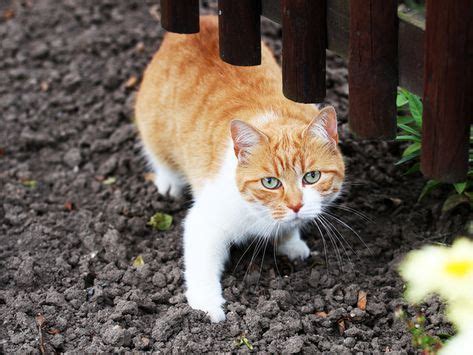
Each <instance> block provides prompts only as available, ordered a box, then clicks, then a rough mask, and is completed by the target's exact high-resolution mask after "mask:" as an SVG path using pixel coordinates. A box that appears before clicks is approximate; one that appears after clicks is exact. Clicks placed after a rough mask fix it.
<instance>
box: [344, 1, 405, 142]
mask: <svg viewBox="0 0 473 355" xmlns="http://www.w3.org/2000/svg"><path fill="white" fill-rule="evenodd" d="M397 34H398V19H397V0H384V1H379V0H350V47H349V55H348V86H349V93H350V94H349V100H350V106H349V110H350V111H349V115H348V116H349V118H348V121H349V125H350V129H351V131H352V132H353V133H355V134H356V135H357V136H359V137H362V138H381V137H382V138H389V139H393V138H395V137H396V130H397V128H396V114H397V109H396V93H397V84H398V56H397V49H398V42H397Z"/></svg>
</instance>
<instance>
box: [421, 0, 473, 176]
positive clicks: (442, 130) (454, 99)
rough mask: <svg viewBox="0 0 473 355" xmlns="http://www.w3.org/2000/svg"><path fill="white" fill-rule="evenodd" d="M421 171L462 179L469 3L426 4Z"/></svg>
mask: <svg viewBox="0 0 473 355" xmlns="http://www.w3.org/2000/svg"><path fill="white" fill-rule="evenodd" d="M425 39H426V41H425V72H424V76H425V81H424V100H423V103H424V116H423V126H422V153H421V170H422V172H423V173H424V175H426V176H428V177H430V178H434V179H438V180H441V181H445V182H459V181H464V180H465V179H466V175H467V171H468V149H469V133H470V124H471V122H472V121H471V120H472V116H473V2H472V1H471V0H455V1H437V0H427V20H426V36H425Z"/></svg>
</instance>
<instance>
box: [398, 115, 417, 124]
mask: <svg viewBox="0 0 473 355" xmlns="http://www.w3.org/2000/svg"><path fill="white" fill-rule="evenodd" d="M412 122H414V119H413V118H412V116H397V124H398V126H399V125H400V124H410V123H412Z"/></svg>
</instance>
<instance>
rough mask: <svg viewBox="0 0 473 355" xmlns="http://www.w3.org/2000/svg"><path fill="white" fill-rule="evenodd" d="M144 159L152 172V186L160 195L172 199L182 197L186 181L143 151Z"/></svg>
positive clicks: (150, 154)
mask: <svg viewBox="0 0 473 355" xmlns="http://www.w3.org/2000/svg"><path fill="white" fill-rule="evenodd" d="M144 152H145V156H146V159H147V160H148V163H149V165H150V166H151V168H152V169H153V172H154V181H153V182H154V184H155V185H156V187H157V189H158V192H159V193H160V194H161V195H169V196H170V197H172V198H174V199H178V198H180V197H181V196H182V193H183V190H184V188H185V186H186V181H185V180H184V178H183V177H182V175H180V174H179V173H177V172H176V171H174V170H173V169H171V168H170V167H168V166H167V165H166V164H164V163H163V162H161V161H160V160H159V159H158V158H157V157H156V156H154V155H153V154H152V153H150V152H149V151H148V150H147V149H146V148H145V149H144Z"/></svg>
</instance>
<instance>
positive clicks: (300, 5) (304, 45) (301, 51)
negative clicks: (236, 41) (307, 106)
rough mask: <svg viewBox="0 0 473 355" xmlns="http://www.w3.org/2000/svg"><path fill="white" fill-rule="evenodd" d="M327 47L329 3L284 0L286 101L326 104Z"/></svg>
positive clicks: (322, 0) (323, 0)
mask: <svg viewBox="0 0 473 355" xmlns="http://www.w3.org/2000/svg"><path fill="white" fill-rule="evenodd" d="M326 47H327V25H326V0H282V74H283V93H284V95H285V96H286V97H287V98H289V99H291V100H294V101H296V102H303V103H311V102H312V103H315V102H321V101H323V99H324V98H325V56H326V54H325V50H326Z"/></svg>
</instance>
